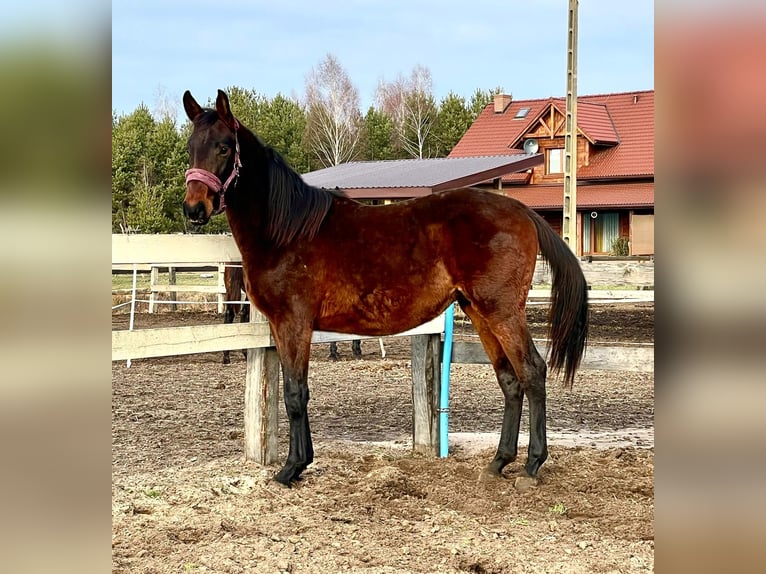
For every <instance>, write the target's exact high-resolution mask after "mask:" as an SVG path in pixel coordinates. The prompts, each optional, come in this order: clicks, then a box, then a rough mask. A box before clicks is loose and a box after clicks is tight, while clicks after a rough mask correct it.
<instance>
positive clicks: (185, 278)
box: [112, 271, 218, 289]
mask: <svg viewBox="0 0 766 574" xmlns="http://www.w3.org/2000/svg"><path fill="white" fill-rule="evenodd" d="M201 275H212V277H201ZM159 283H160V284H161V285H169V284H170V281H169V280H168V274H167V273H160V274H159ZM149 285H150V275H149V273H139V274H138V275H137V276H136V289H148V288H149ZM176 285H218V278H217V273H216V272H214V271H205V272H202V273H200V272H194V273H190V272H178V273H176ZM132 287H133V274H132V273H126V274H124V275H123V274H119V275H116V274H112V289H131V288H132Z"/></svg>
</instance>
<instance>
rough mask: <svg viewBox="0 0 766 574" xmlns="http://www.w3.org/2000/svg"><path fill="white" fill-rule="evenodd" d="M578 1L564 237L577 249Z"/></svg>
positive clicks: (572, 24) (571, 39)
mask: <svg viewBox="0 0 766 574" xmlns="http://www.w3.org/2000/svg"><path fill="white" fill-rule="evenodd" d="M577 5H578V0H569V24H568V27H567V109H566V135H565V136H564V222H563V230H562V231H563V234H562V235H563V238H564V241H565V242H566V244H567V245H569V248H570V249H571V250H572V251H574V253H575V254H576V253H577Z"/></svg>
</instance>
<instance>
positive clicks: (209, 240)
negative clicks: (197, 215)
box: [112, 233, 242, 267]
mask: <svg viewBox="0 0 766 574" xmlns="http://www.w3.org/2000/svg"><path fill="white" fill-rule="evenodd" d="M240 261H242V255H240V253H239V248H238V247H237V244H236V243H235V242H234V238H233V237H231V236H230V235H181V234H175V235H146V234H136V235H123V234H119V233H115V234H112V266H115V265H126V264H132V263H139V264H146V263H153V264H158V265H171V264H173V265H174V266H176V267H180V266H181V265H180V264H182V263H194V264H196V265H204V264H205V263H206V262H211V263H212V264H213V265H214V266H217V265H218V263H219V262H226V263H230V262H235V263H239V262H240Z"/></svg>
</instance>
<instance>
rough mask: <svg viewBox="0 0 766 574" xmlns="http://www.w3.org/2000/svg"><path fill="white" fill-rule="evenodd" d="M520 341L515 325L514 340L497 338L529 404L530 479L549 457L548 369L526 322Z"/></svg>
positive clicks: (528, 454)
mask: <svg viewBox="0 0 766 574" xmlns="http://www.w3.org/2000/svg"><path fill="white" fill-rule="evenodd" d="M522 327H523V329H522V331H521V332H522V335H521V337H523V338H521V341H519V335H518V333H519V331H518V326H516V331H515V333H516V334H517V335H516V336H514V337H504V336H503V335H499V337H498V338H499V339H500V340H501V341H502V342H503V349H504V350H505V355H506V357H508V359H509V360H510V362H511V365H513V370H514V371H515V372H516V374H517V377H518V379H519V384H520V385H521V388H522V390H523V391H524V394H525V395H526V396H527V400H528V401H529V449H528V453H527V463H526V465H524V469H525V470H526V472H527V474H528V475H529V476H531V477H533V478H534V477H536V476H537V471H538V470H539V469H540V466H542V464H543V463H544V462H545V460H546V459H547V458H548V439H547V434H546V412H545V401H546V392H545V378H546V375H547V371H548V367H547V365H546V364H545V360H543V358H542V357H541V356H540V353H538V352H537V349H536V348H535V344H534V343H533V342H532V337H531V336H530V334H529V331H528V330H527V326H526V320H525V321H524V322H523V324H522ZM508 329H509V327H508V326H507V324H506V325H503V326H500V327H498V328H496V329H495V331H494V332H495V334H497V333H498V331H501V332H502V331H506V332H507V331H508Z"/></svg>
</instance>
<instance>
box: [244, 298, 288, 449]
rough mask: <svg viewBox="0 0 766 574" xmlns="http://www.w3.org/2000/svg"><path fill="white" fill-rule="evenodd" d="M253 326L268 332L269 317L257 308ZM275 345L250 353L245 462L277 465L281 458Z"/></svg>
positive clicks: (253, 315) (246, 402)
mask: <svg viewBox="0 0 766 574" xmlns="http://www.w3.org/2000/svg"><path fill="white" fill-rule="evenodd" d="M250 325H251V326H257V327H258V330H259V331H261V330H263V328H264V326H265V327H266V328H267V329H268V327H269V324H268V322H266V318H265V317H264V316H263V315H262V314H261V313H260V311H258V310H257V309H255V308H254V307H253V308H252V309H251V311H250ZM269 343H270V345H272V346H269V347H265V348H257V349H248V351H247V376H246V379H245V460H249V461H252V462H255V463H258V464H273V463H275V462H277V460H278V458H279V443H278V434H279V433H278V431H279V428H278V423H277V421H278V418H279V365H280V363H279V355H278V354H277V350H276V348H274V347H273V344H274V340H273V339H272V338H271V337H269Z"/></svg>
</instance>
